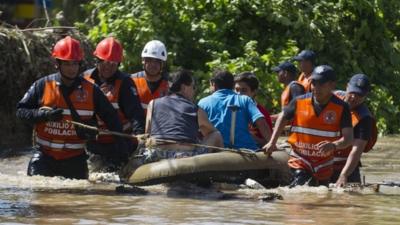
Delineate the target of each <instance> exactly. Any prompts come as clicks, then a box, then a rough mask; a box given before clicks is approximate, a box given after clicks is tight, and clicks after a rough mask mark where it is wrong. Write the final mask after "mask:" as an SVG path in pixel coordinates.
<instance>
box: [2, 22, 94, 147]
mask: <svg viewBox="0 0 400 225" xmlns="http://www.w3.org/2000/svg"><path fill="white" fill-rule="evenodd" d="M65 35H71V36H73V37H75V38H77V39H79V40H81V42H82V45H83V47H84V50H85V56H91V52H92V50H93V48H92V46H91V44H90V43H89V42H88V41H87V39H86V38H85V37H84V36H83V35H82V34H80V33H79V32H78V31H76V30H63V29H46V30H30V31H22V30H19V29H15V28H6V27H2V26H0V96H1V98H0V106H1V107H0V127H1V129H0V149H4V148H10V147H13V148H16V147H21V146H26V145H29V144H30V141H31V140H30V139H31V138H30V136H31V135H30V133H31V130H32V127H30V126H29V125H27V124H25V123H23V122H21V121H19V120H18V119H17V118H16V117H15V107H16V104H17V102H18V101H19V100H20V99H21V97H22V96H23V94H24V93H25V92H26V90H27V89H28V88H29V86H30V85H31V84H32V83H33V82H34V81H35V80H37V79H38V78H40V77H42V76H45V75H47V74H50V73H53V72H54V71H55V69H54V61H53V60H52V58H51V57H50V55H51V49H52V47H53V45H54V44H55V43H56V41H57V40H59V39H61V38H62V37H64V36H65ZM86 58H88V57H86ZM88 60H89V61H85V65H90V64H92V61H91V60H92V59H91V58H88Z"/></svg>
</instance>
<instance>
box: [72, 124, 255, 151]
mask: <svg viewBox="0 0 400 225" xmlns="http://www.w3.org/2000/svg"><path fill="white" fill-rule="evenodd" d="M65 121H66V122H68V123H72V124H73V125H75V126H79V127H82V128H85V129H88V130H94V131H97V132H99V134H110V135H115V136H119V137H124V138H130V139H132V138H136V139H138V141H143V142H146V144H148V145H157V144H181V145H187V146H193V147H202V148H208V149H213V150H218V151H227V152H235V153H241V154H247V155H253V156H254V155H255V154H256V151H254V150H251V149H247V148H239V149H233V148H223V147H216V146H211V145H203V144H196V143H185V142H178V141H173V140H164V139H155V138H151V137H149V135H148V134H140V135H132V134H125V133H121V132H116V131H110V130H105V129H100V128H98V127H95V126H90V125H87V124H84V123H79V122H76V121H72V120H65Z"/></svg>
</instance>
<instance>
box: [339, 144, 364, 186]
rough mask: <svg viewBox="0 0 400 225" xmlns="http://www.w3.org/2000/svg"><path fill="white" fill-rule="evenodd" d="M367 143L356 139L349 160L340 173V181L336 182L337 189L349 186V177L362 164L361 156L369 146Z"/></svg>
mask: <svg viewBox="0 0 400 225" xmlns="http://www.w3.org/2000/svg"><path fill="white" fill-rule="evenodd" d="M367 143H368V142H367V141H366V140H362V139H354V141H353V147H352V149H351V152H350V154H349V156H348V158H347V161H346V164H345V166H344V167H343V169H342V172H341V173H340V176H339V178H338V180H337V181H336V186H337V187H343V186H345V185H346V184H347V177H348V176H349V175H350V174H351V173H353V171H354V169H355V168H356V167H357V165H358V163H359V162H360V158H361V154H362V153H363V151H364V149H365V146H367Z"/></svg>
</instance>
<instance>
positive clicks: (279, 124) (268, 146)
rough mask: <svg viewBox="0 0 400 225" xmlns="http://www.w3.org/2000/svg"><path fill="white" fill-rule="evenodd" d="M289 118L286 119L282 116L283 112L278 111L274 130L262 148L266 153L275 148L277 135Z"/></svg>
mask: <svg viewBox="0 0 400 225" xmlns="http://www.w3.org/2000/svg"><path fill="white" fill-rule="evenodd" d="M288 122H289V120H286V119H285V118H284V117H283V112H281V113H279V116H278V119H277V120H276V123H275V127H274V131H273V133H272V137H271V139H270V140H269V142H268V143H267V144H266V145H264V147H263V150H264V151H265V153H266V154H270V153H272V152H273V151H275V150H276V142H277V141H278V138H279V136H280V135H281V133H282V131H283V129H284V128H285V126H286V124H287V123H288Z"/></svg>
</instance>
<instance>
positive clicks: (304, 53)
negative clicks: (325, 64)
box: [293, 50, 316, 61]
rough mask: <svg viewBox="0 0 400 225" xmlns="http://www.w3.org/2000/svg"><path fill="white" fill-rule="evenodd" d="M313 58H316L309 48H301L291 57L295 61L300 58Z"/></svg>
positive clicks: (310, 59)
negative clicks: (301, 49)
mask: <svg viewBox="0 0 400 225" xmlns="http://www.w3.org/2000/svg"><path fill="white" fill-rule="evenodd" d="M315 58H316V55H315V52H313V51H311V50H303V51H301V52H300V53H299V54H298V55H296V56H295V57H293V59H294V60H296V61H302V60H309V61H314V60H315Z"/></svg>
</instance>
